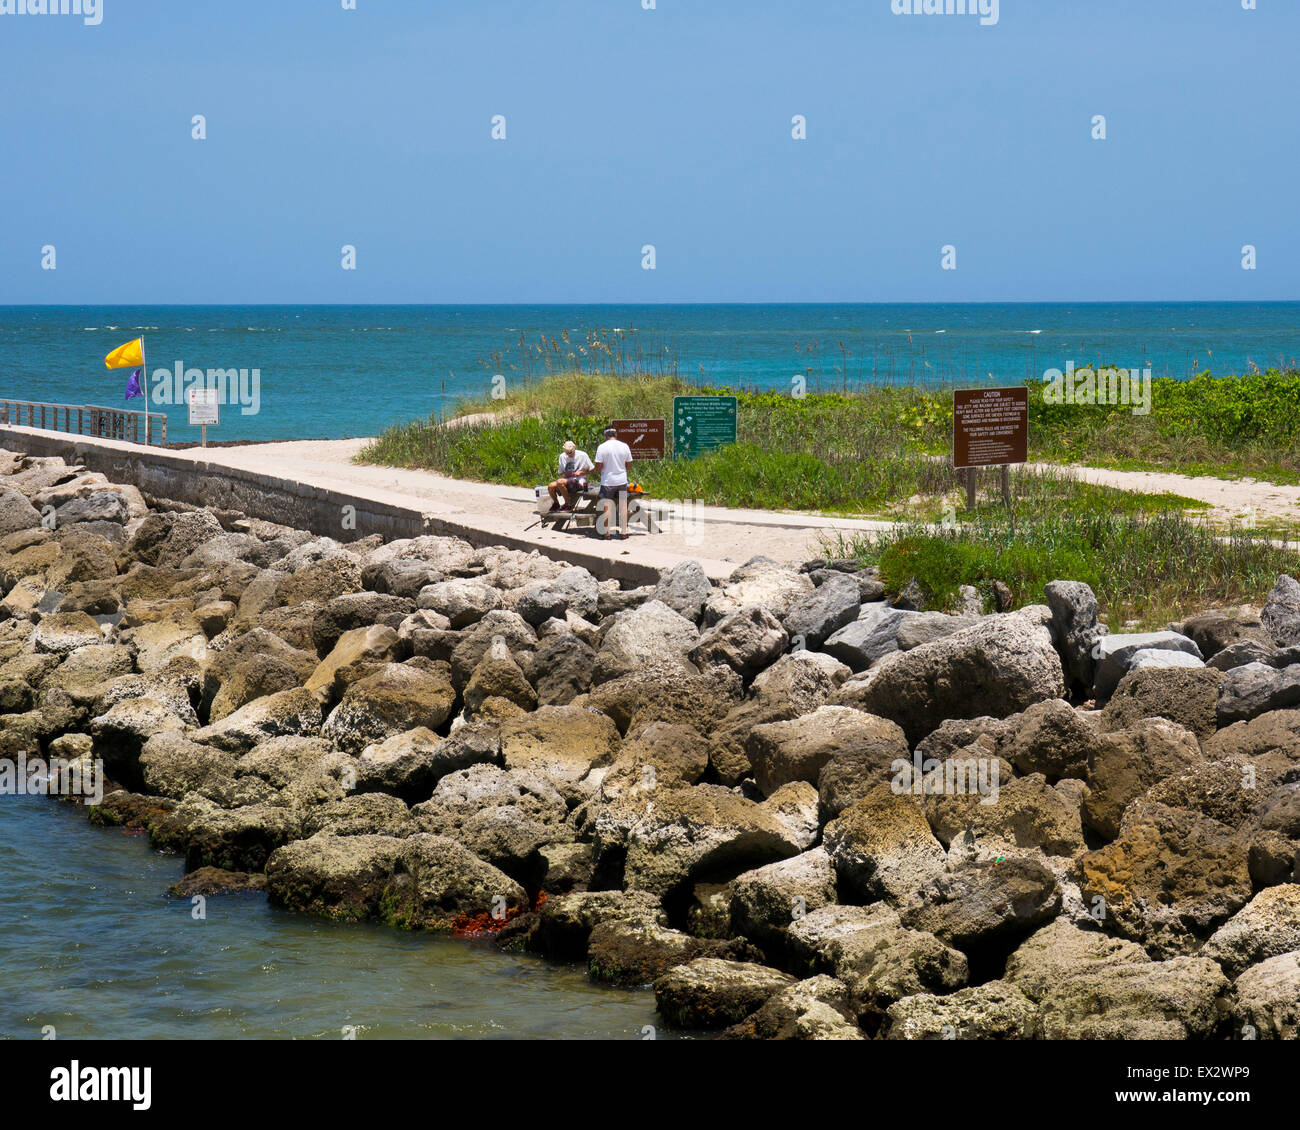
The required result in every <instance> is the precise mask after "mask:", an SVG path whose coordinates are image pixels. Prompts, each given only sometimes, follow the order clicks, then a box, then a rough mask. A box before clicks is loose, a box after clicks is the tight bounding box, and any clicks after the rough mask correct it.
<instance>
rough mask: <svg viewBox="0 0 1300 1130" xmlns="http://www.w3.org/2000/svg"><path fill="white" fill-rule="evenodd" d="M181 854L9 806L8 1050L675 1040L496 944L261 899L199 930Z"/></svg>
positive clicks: (57, 810) (26, 800)
mask: <svg viewBox="0 0 1300 1130" xmlns="http://www.w3.org/2000/svg"><path fill="white" fill-rule="evenodd" d="M183 870H184V869H183V867H182V864H181V860H180V859H179V858H178V857H176V856H168V855H161V854H158V853H156V852H153V851H151V850H150V848H149V845H148V841H147V840H146V839H145V838H144V837H142V836H134V835H128V834H126V833H124V832H122V831H121V830H118V829H107V828H94V827H91V826H90V825H89V824H87V823H86V820H85V818H84V817H83V816H82V815H81V814H80V812H78V811H77V810H75V809H74V808H72V807H70V806H68V805H64V804H60V803H57V802H55V801H53V800H50V799H48V798H45V797H29V796H21V797H18V796H0V876H3V879H2V880H0V986H3V991H0V1040H3V1039H41V1038H42V1035H43V1034H44V1033H45V1032H46V1030H47V1029H49V1028H52V1029H53V1031H54V1035H55V1037H56V1038H59V1039H236V1038H251V1039H313V1038H315V1039H326V1040H330V1039H335V1040H337V1039H342V1038H343V1035H344V1029H346V1028H354V1029H355V1030H356V1031H355V1038H356V1039H384V1038H388V1039H511V1038H529V1039H533V1038H536V1039H602V1040H641V1039H644V1038H645V1037H646V1034H645V1032H644V1028H645V1026H647V1025H651V1026H655V1027H656V1032H655V1038H658V1039H663V1038H671V1036H672V1035H673V1033H672V1032H670V1031H669V1030H667V1029H664V1028H662V1027H660V1026H659V1019H658V1014H657V1013H656V1011H655V1002H654V994H653V993H651V992H649V991H648V990H638V991H629V990H621V989H610V988H605V987H602V986H598V985H594V984H591V983H590V982H589V981H588V980H587V977H586V974H585V972H584V971H583V970H581V969H578V968H574V967H571V966H554V965H550V964H547V963H544V962H542V961H540V960H537V959H534V958H532V957H528V956H520V955H512V954H503V953H499V952H497V951H496V950H494V949H492V948H491V947H490V946H489V945H488V944H487V943H485V942H479V941H473V940H463V939H457V938H445V937H435V936H430V935H425V934H412V933H406V932H403V931H399V930H393V929H389V928H387V927H381V926H376V925H373V924H371V925H367V924H347V923H331V922H326V921H322V920H320V919H316V918H310V917H307V916H305V915H299V914H294V913H290V912H288V911H280V910H273V909H271V908H270V907H269V906H268V904H267V901H266V897H265V896H264V895H261V894H254V893H246V894H236V895H222V896H218V897H213V898H210V899H208V901H207V919H206V920H205V921H195V920H194V919H193V918H192V916H191V905H190V902H189V901H188V900H185V899H177V898H169V897H168V896H167V894H166V891H167V888H168V887H169V886H170V885H171V884H172V883H174V882H175V881H176V880H177V879H179V878H180V876H181V874H182V872H183Z"/></svg>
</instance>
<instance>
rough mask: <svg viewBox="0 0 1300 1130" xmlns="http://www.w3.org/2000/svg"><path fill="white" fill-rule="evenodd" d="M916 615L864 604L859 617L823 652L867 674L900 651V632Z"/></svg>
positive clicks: (824, 646)
mask: <svg viewBox="0 0 1300 1130" xmlns="http://www.w3.org/2000/svg"><path fill="white" fill-rule="evenodd" d="M915 615H916V613H914V612H907V611H904V610H902V609H897V608H890V607H888V606H887V605H885V604H883V603H878V604H864V605H862V607H861V610H860V611H859V613H858V618H857V619H856V620H854V621H853V622H852V623H850V624H846V625H845V626H844V627H843V628H841V629H840V630H839V631H837V632H834V633H832V634H831V635H830V636H829V637H828V638H827V640H826V642H825V644H824V645H823V648H822V650H824V651H825V652H826V653H827V654H828V655H833V656H834V657H835V658H836V659H838V660H839V661H840V662H841V663H845V664H847V665H848V666H849V667H850V668H852V669H853V670H854V671H865V670H866V669H867V668H868V667H870V666H871V665H872V664H873V663H875V662H876V661H877V660H878V659H881V658H882V657H883V656H886V655H888V654H889V653H890V652H891V651H897V650H898V631H899V629H900V628H901V627H902V626H903V622H904V620H906V619H908V618H909V617H911V616H915Z"/></svg>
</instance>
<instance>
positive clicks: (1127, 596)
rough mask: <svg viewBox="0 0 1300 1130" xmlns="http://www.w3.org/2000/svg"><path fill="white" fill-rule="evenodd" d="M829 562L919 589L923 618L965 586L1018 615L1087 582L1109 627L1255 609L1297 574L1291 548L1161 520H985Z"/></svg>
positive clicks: (1164, 516) (1088, 515)
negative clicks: (853, 562)
mask: <svg viewBox="0 0 1300 1130" xmlns="http://www.w3.org/2000/svg"><path fill="white" fill-rule="evenodd" d="M825 547H826V552H827V554H828V556H834V557H854V558H857V559H859V560H860V561H862V562H863V563H864V564H869V565H874V566H876V567H877V568H878V569H879V570H880V575H881V579H882V580H883V581H884V582H885V586H886V588H887V590H888V591H889V592H890V593H893V594H897V593H898V592H901V591H902V589H903V588H905V587H906V586H907V585H908V584H909V583H910V582H911V581H912V580H914V579H915V580H916V581H917V582H918V584H919V585H920V586H921V590H922V592H923V593H924V594H925V602H926V606H927V607H931V608H951V607H953V605H954V604H955V603H956V600H957V595H958V589H959V588H960V586H962V585H973V586H975V588H977V589H978V590H979V591H980V594H981V596H982V598H983V599H984V602H985V607H986V608H992V607H993V606H994V601H993V589H994V582H995V581H1001V582H1002V583H1003V584H1005V585H1006V586H1007V587H1008V588H1009V589H1010V590H1011V596H1012V604H1013V606H1014V607H1020V606H1023V605H1026V604H1041V603H1042V602H1043V585H1045V584H1046V583H1047V582H1048V581H1052V580H1058V579H1063V578H1068V579H1070V580H1077V581H1085V582H1087V584H1089V585H1090V586H1092V590H1093V592H1095V593H1096V594H1097V599H1098V603H1099V604H1100V605H1101V608H1102V610H1103V612H1104V613H1106V614H1107V616H1108V617H1109V620H1110V623H1111V626H1112V628H1118V627H1121V626H1122V625H1123V624H1124V623H1126V622H1129V621H1136V624H1137V626H1138V627H1140V628H1143V629H1150V628H1160V627H1163V626H1164V625H1165V624H1166V623H1168V622H1170V621H1171V620H1176V619H1181V618H1183V617H1184V616H1186V615H1187V614H1188V611H1189V610H1191V609H1203V608H1210V607H1230V606H1235V605H1240V604H1259V603H1261V602H1262V600H1263V598H1264V595H1265V594H1266V593H1267V592H1268V590H1269V589H1270V588H1271V587H1272V586H1273V583H1274V582H1275V581H1276V580H1277V577H1278V575H1279V574H1281V573H1290V574H1292V575H1294V574H1295V572H1296V570H1297V569H1300V546H1297V545H1294V544H1289V543H1288V544H1281V545H1277V544H1273V543H1271V542H1269V541H1266V540H1261V539H1259V538H1258V537H1255V536H1254V535H1253V533H1252V532H1250V531H1244V530H1240V529H1233V530H1230V531H1228V532H1227V533H1226V534H1225V533H1223V532H1222V531H1220V530H1217V529H1215V528H1212V527H1210V526H1209V525H1207V524H1206V523H1205V522H1203V521H1199V520H1197V519H1195V518H1189V517H1188V516H1186V515H1184V514H1181V513H1178V512H1175V511H1170V510H1165V511H1157V512H1149V513H1142V512H1122V511H1110V512H1100V511H1092V512H1078V513H1068V514H1065V513H1042V512H1040V513H1036V514H1022V515H1021V516H1020V517H1018V519H1017V520H1016V521H1015V523H1014V524H1013V523H1012V522H1011V521H1009V520H1008V518H1007V517H1006V516H1005V515H1004V514H1000V513H996V512H991V511H990V512H985V513H981V514H980V515H978V516H977V517H976V518H975V519H974V520H972V521H970V522H965V523H961V524H959V525H957V526H955V527H953V528H951V529H940V530H936V529H935V528H934V527H933V526H927V527H922V526H910V527H900V528H898V529H896V530H893V531H889V532H886V533H883V534H881V535H879V536H878V537H855V538H845V537H843V536H842V535H841V536H839V537H837V538H835V539H828V540H827V541H826V546H825Z"/></svg>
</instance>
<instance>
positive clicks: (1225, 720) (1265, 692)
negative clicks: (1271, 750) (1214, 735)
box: [1218, 663, 1300, 727]
mask: <svg viewBox="0 0 1300 1130" xmlns="http://www.w3.org/2000/svg"><path fill="white" fill-rule="evenodd" d="M1294 706H1300V664H1293V665H1292V666H1290V667H1284V668H1282V669H1281V670H1279V669H1278V668H1276V667H1272V666H1270V665H1269V664H1267V663H1247V664H1244V665H1243V666H1240V667H1234V668H1233V669H1232V670H1231V671H1229V672H1228V673H1227V674H1226V675H1225V676H1224V677H1223V682H1222V684H1221V685H1220V686H1219V696H1218V724H1219V726H1221V727H1222V726H1231V725H1232V723H1234V722H1245V721H1249V720H1250V719H1251V718H1258V717H1259V715H1261V714H1267V713H1268V712H1269V711H1270V710H1287V709H1289V708H1291V707H1294Z"/></svg>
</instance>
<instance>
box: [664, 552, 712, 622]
mask: <svg viewBox="0 0 1300 1130" xmlns="http://www.w3.org/2000/svg"><path fill="white" fill-rule="evenodd" d="M712 589H713V584H712V582H710V580H709V578H708V576H707V574H706V573H705V572H704V569H703V568H701V566H700V563H699V562H698V561H679V562H677V564H676V565H674V566H673V567H672V568H671V569H666V570H664V572H662V573H661V574H660V575H659V580H658V582H657V583H656V585H655V588H654V599H655V600H658V601H662V602H663V603H664V604H666V605H667V606H668V607H669V608H671V609H672V610H673V611H674V612H676V613H677V614H678V615H679V616H684V617H686V619H688V620H690V621H691V622H692V623H697V624H698V623H699V620H700V612H701V611H702V610H703V608H704V602H705V601H706V600H708V598H709V593H710V592H711V591H712Z"/></svg>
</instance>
